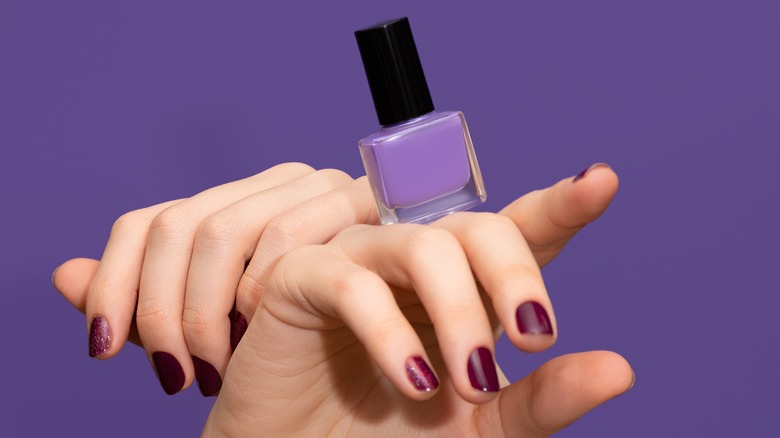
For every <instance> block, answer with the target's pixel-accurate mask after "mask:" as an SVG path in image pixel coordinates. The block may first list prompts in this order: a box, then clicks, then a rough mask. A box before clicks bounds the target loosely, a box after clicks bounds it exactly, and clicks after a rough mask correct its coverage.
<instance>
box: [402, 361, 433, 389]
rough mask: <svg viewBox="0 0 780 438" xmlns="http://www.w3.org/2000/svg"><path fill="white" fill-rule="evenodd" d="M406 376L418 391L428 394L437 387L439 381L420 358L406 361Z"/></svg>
mask: <svg viewBox="0 0 780 438" xmlns="http://www.w3.org/2000/svg"><path fill="white" fill-rule="evenodd" d="M406 375H407V376H409V381H410V382H412V385H414V387H415V388H417V390H418V391H425V392H430V391H433V390H434V389H436V388H438V387H439V379H437V378H436V374H434V373H433V370H431V367H429V366H428V363H427V362H425V359H423V358H422V357H421V356H412V357H410V358H409V359H407V360H406Z"/></svg>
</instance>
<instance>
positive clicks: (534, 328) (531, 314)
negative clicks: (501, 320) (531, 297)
mask: <svg viewBox="0 0 780 438" xmlns="http://www.w3.org/2000/svg"><path fill="white" fill-rule="evenodd" d="M515 319H516V320H517V329H518V330H520V333H522V334H524V335H551V336H552V334H553V328H552V323H551V322H550V316H549V315H548V314H547V311H546V310H545V309H544V306H542V305H541V304H539V303H537V302H536V301H526V302H525V303H523V304H521V305H520V306H518V307H517V311H516V312H515Z"/></svg>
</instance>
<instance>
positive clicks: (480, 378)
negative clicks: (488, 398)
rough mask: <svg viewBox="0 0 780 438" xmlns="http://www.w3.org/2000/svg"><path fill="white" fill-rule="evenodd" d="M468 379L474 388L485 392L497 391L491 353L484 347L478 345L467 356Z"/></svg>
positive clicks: (494, 367)
mask: <svg viewBox="0 0 780 438" xmlns="http://www.w3.org/2000/svg"><path fill="white" fill-rule="evenodd" d="M468 373H469V381H470V382H471V386H472V387H474V389H477V390H480V391H485V392H496V391H498V375H497V374H496V364H495V362H493V353H491V352H490V350H488V349H487V348H485V347H479V348H477V349H476V350H474V351H473V352H471V356H469V365H468Z"/></svg>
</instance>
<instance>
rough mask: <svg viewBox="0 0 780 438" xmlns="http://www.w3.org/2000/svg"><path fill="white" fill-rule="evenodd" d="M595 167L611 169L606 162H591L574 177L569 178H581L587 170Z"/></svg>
mask: <svg viewBox="0 0 780 438" xmlns="http://www.w3.org/2000/svg"><path fill="white" fill-rule="evenodd" d="M597 167H606V168H609V169H611V167H609V164H607V163H596V164H591V165H590V166H588V167H587V168H585V170H583V171H582V172H580V173H578V174H577V176H575V177H574V179H573V180H571V182H577V181H579V180H581V179H582V178H585V175H587V174H588V172H590V171H591V170H593V169H595V168H597Z"/></svg>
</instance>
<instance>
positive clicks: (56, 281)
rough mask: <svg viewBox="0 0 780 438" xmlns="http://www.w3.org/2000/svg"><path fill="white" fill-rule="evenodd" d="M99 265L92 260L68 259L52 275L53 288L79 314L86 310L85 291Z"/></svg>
mask: <svg viewBox="0 0 780 438" xmlns="http://www.w3.org/2000/svg"><path fill="white" fill-rule="evenodd" d="M99 264H100V262H99V261H97V260H94V259H87V258H76V259H70V260H68V261H66V262H65V263H63V264H61V265H60V266H58V267H57V269H55V271H54V273H53V274H52V277H51V282H52V284H53V285H54V288H55V289H57V292H59V293H60V294H61V295H62V296H63V298H65V299H66V300H68V302H69V303H70V304H71V305H72V306H73V307H74V308H76V310H78V311H79V312H81V313H84V311H85V310H86V308H87V291H88V290H89V285H90V284H91V283H92V278H93V277H94V276H95V272H97V269H98V265H99Z"/></svg>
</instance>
